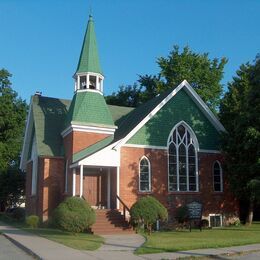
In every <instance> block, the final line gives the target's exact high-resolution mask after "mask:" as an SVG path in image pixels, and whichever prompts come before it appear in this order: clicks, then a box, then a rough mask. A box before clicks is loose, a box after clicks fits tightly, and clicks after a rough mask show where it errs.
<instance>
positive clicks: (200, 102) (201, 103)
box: [115, 80, 226, 149]
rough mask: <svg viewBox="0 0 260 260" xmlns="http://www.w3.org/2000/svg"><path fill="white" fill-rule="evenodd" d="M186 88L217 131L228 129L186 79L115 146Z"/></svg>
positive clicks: (128, 137) (132, 134)
mask: <svg viewBox="0 0 260 260" xmlns="http://www.w3.org/2000/svg"><path fill="white" fill-rule="evenodd" d="M182 88H183V89H185V90H186V92H187V94H188V95H189V96H190V97H191V98H192V99H193V100H194V101H195V103H196V104H198V105H199V108H200V109H201V111H202V112H203V113H204V115H205V116H206V117H207V118H208V120H209V121H210V122H211V123H212V124H213V125H214V127H215V128H216V129H217V131H219V132H222V131H224V132H225V131H226V130H225V128H224V126H223V125H222V124H221V123H220V122H219V120H218V119H217V118H216V116H215V115H214V114H213V113H212V112H211V111H210V109H209V108H208V106H207V105H206V104H205V103H204V101H203V100H202V99H201V98H200V97H199V95H198V94H197V93H196V91H195V90H194V89H193V88H192V87H191V86H190V84H189V83H188V82H187V81H186V80H184V81H182V83H181V84H180V85H179V86H178V87H176V88H175V89H174V90H173V91H172V92H171V93H170V94H169V95H168V96H167V97H166V98H165V99H164V100H162V101H161V103H160V104H158V105H157V106H156V107H155V108H154V109H153V110H152V111H151V112H150V113H149V114H148V115H147V116H146V117H145V118H144V119H143V120H142V121H141V122H140V123H139V124H138V125H137V126H135V127H134V129H133V130H132V131H131V132H130V133H128V134H127V135H126V136H125V137H124V138H122V139H121V141H120V142H119V143H118V144H117V145H116V146H115V148H116V149H117V147H121V146H122V145H124V144H125V143H126V142H127V141H128V140H129V139H130V138H131V137H132V136H134V135H135V134H136V133H137V131H139V130H140V129H141V128H142V127H143V126H144V125H145V124H146V123H147V122H148V121H149V120H150V119H151V118H152V117H153V116H154V115H155V114H156V113H157V112H158V111H159V110H160V109H161V108H162V107H163V106H164V105H165V104H167V103H168V101H170V100H171V98H172V97H174V96H175V95H176V94H177V93H178V92H179V91H180V90H181V89H182Z"/></svg>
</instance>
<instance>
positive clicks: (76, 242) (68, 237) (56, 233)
mask: <svg viewBox="0 0 260 260" xmlns="http://www.w3.org/2000/svg"><path fill="white" fill-rule="evenodd" d="M0 221H3V222H5V223H6V224H8V225H11V226H15V227H17V228H21V229H23V230H24V231H27V232H30V233H33V234H36V235H38V236H42V237H44V238H47V239H50V240H53V241H55V242H58V243H61V244H63V245H65V246H68V247H72V248H75V249H79V250H96V249H98V248H99V247H100V246H101V245H102V244H103V242H104V239H103V238H102V237H100V236H96V235H92V234H87V233H79V234H74V233H70V232H65V231H61V230H59V229H54V228H36V229H32V228H28V227H26V224H25V223H24V222H17V221H14V220H12V219H10V218H7V217H6V216H5V215H4V214H0ZM0 233H1V231H0Z"/></svg>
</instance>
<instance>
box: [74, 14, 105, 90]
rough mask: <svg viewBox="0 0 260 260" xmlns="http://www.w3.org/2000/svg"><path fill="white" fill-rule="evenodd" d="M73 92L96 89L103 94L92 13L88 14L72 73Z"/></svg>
mask: <svg viewBox="0 0 260 260" xmlns="http://www.w3.org/2000/svg"><path fill="white" fill-rule="evenodd" d="M74 79H75V92H77V91H80V92H81V91H96V92H100V93H101V94H103V80H104V76H103V74H102V71H101V66H100V63H99V55H98V48H97V41H96V34H95V29H94V21H93V18H92V15H90V16H89V20H88V26H87V30H86V33H85V36H84V40H83V45H82V49H81V53H80V57H79V62H78V67H77V70H76V73H75V75H74Z"/></svg>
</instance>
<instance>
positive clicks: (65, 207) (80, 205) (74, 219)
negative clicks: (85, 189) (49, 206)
mask: <svg viewBox="0 0 260 260" xmlns="http://www.w3.org/2000/svg"><path fill="white" fill-rule="evenodd" d="M95 219H96V216H95V212H94V210H93V209H92V208H91V207H90V205H89V204H88V203H87V202H86V201H85V200H83V199H81V198H78V197H70V198H67V199H66V200H65V201H63V202H62V203H60V205H59V206H58V207H57V208H56V209H55V211H54V214H53V223H54V224H55V225H56V226H57V227H58V228H60V229H63V230H66V231H70V232H74V233H80V232H83V231H84V230H86V229H88V228H89V227H90V226H91V225H93V224H94V223H95Z"/></svg>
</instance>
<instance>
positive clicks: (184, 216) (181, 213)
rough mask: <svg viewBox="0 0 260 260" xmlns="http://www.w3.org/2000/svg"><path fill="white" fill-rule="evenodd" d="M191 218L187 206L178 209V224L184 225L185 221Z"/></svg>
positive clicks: (176, 216)
mask: <svg viewBox="0 0 260 260" xmlns="http://www.w3.org/2000/svg"><path fill="white" fill-rule="evenodd" d="M188 217H189V211H188V208H187V206H185V205H184V206H181V207H179V208H177V209H176V215H175V218H176V219H177V221H178V223H180V224H183V223H184V222H185V221H187V220H188Z"/></svg>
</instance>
